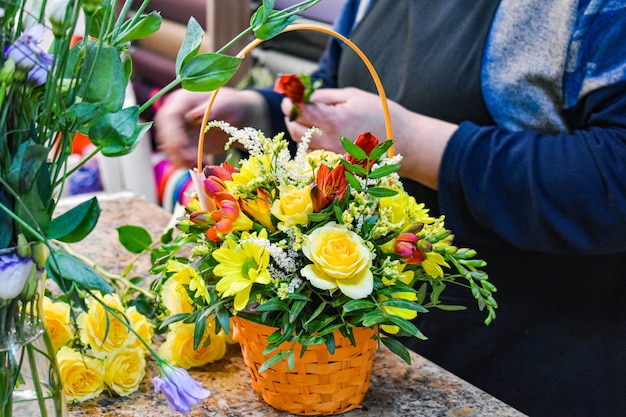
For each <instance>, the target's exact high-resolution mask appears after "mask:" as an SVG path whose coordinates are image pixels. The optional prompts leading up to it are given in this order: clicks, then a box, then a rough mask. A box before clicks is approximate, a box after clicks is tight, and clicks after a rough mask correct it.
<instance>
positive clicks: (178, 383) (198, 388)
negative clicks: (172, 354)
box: [152, 362, 211, 414]
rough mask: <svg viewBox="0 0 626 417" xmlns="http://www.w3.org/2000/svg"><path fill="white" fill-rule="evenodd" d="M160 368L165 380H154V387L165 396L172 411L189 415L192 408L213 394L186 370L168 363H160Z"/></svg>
mask: <svg viewBox="0 0 626 417" xmlns="http://www.w3.org/2000/svg"><path fill="white" fill-rule="evenodd" d="M159 367H160V369H161V376H162V377H163V378H159V377H155V378H153V379H152V385H153V386H154V391H155V392H162V393H163V394H165V397H166V398H167V402H168V403H169V405H170V408H171V409H172V410H174V411H178V412H180V413H183V414H187V413H188V412H189V411H190V410H191V407H193V406H194V405H198V404H200V403H201V402H202V400H203V399H204V398H206V397H208V396H209V395H210V394H211V391H209V390H207V389H204V388H203V387H202V384H200V383H199V382H198V381H196V380H194V379H193V378H192V377H191V375H189V373H188V372H187V371H185V370H184V369H182V368H179V367H176V366H172V365H170V364H169V363H167V362H162V363H160V364H159Z"/></svg>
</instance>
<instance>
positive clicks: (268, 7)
mask: <svg viewBox="0 0 626 417" xmlns="http://www.w3.org/2000/svg"><path fill="white" fill-rule="evenodd" d="M273 9H274V0H263V4H262V5H261V6H259V8H258V9H257V10H256V12H254V13H253V14H252V17H251V18H250V27H251V28H252V30H257V29H259V28H260V27H261V26H262V25H263V24H264V23H265V22H266V21H267V19H268V18H269V17H270V14H271V13H272V10H273Z"/></svg>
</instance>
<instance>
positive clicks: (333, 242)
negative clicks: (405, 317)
mask: <svg viewBox="0 0 626 417" xmlns="http://www.w3.org/2000/svg"><path fill="white" fill-rule="evenodd" d="M302 253H303V254H304V256H306V257H307V258H308V259H309V260H311V261H312V262H313V264H310V265H306V266H305V267H304V268H302V269H301V270H300V273H301V274H302V276H303V277H305V278H306V279H308V280H309V281H310V282H311V284H312V285H313V286H314V287H316V288H320V289H323V290H335V289H337V288H339V290H340V291H341V292H342V293H343V294H345V295H347V296H348V297H350V298H354V299H356V298H364V297H366V296H368V295H370V294H371V293H372V290H373V289H374V276H373V274H372V271H371V270H370V268H371V266H372V260H373V257H374V255H373V254H372V252H370V250H369V249H368V248H367V246H365V244H364V243H363V241H362V239H361V237H360V236H359V235H357V234H356V233H354V232H352V231H350V230H348V229H346V228H345V227H343V226H339V225H337V224H336V223H335V222H329V223H327V224H326V225H324V226H322V227H319V228H317V229H315V230H314V231H313V232H311V234H310V235H305V236H304V241H303V243H302Z"/></svg>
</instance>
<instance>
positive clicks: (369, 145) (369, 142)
mask: <svg viewBox="0 0 626 417" xmlns="http://www.w3.org/2000/svg"><path fill="white" fill-rule="evenodd" d="M354 144H355V145H357V146H358V147H359V148H361V149H362V150H363V152H365V153H366V154H367V156H369V154H370V153H372V151H373V150H374V148H375V147H376V146H378V138H377V137H376V136H374V135H372V134H371V133H370V132H366V133H361V135H359V137H358V138H356V140H355V141H354ZM345 158H346V160H347V161H348V162H350V163H351V164H353V165H354V164H359V165H361V166H362V167H363V168H365V169H367V170H369V169H370V168H371V166H372V164H373V163H374V162H376V160H372V161H370V163H369V166H368V164H367V163H366V162H367V160H365V159H361V160H357V159H356V158H355V157H354V156H352V155H350V154H346V155H345Z"/></svg>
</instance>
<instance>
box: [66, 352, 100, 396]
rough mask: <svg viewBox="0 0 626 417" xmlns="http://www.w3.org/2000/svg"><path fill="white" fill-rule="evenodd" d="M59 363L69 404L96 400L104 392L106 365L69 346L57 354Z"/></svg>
mask: <svg viewBox="0 0 626 417" xmlns="http://www.w3.org/2000/svg"><path fill="white" fill-rule="evenodd" d="M57 362H58V364H59V373H60V375H61V382H62V383H63V390H64V392H65V398H66V399H67V401H68V402H77V401H78V402H80V401H86V400H89V399H92V398H96V397H97V396H98V395H100V394H101V393H102V391H104V363H103V362H102V360H100V359H96V358H91V357H88V356H85V355H82V354H81V353H80V352H78V351H76V350H74V349H71V348H69V347H67V346H63V347H61V349H59V351H58V352H57Z"/></svg>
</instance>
